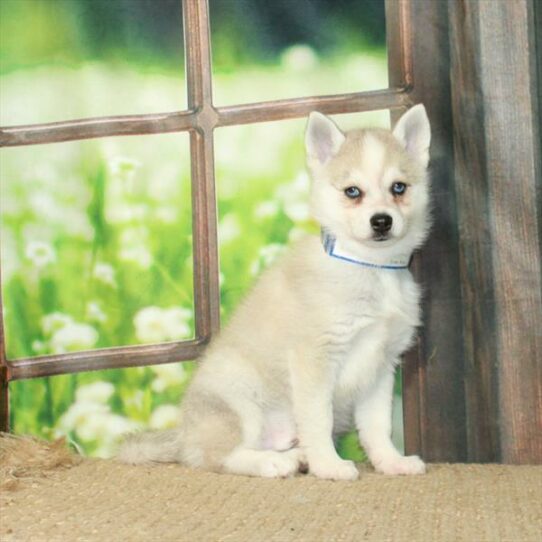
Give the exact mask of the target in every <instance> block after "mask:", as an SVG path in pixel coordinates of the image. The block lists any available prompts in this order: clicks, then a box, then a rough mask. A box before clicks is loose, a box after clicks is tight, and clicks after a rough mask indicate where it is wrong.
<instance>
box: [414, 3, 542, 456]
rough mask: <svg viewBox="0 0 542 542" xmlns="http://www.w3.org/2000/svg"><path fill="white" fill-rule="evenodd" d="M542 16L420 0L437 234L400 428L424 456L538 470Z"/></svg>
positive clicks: (507, 6)
mask: <svg viewBox="0 0 542 542" xmlns="http://www.w3.org/2000/svg"><path fill="white" fill-rule="evenodd" d="M541 9H542V8H541V7H540V4H539V3H538V4H537V2H536V0H514V1H510V2H504V1H502V2H501V1H493V2H478V1H471V0H449V1H448V2H428V1H426V0H414V2H413V9H412V28H413V33H412V35H413V67H414V83H413V85H414V89H413V94H412V96H413V101H414V102H424V103H425V104H426V106H427V109H428V112H429V116H430V120H431V123H432V126H433V133H434V140H433V145H432V169H433V172H432V174H433V187H434V203H435V226H434V230H433V235H432V238H431V241H430V243H429V244H428V246H427V248H426V249H425V250H424V251H423V254H422V256H421V257H420V258H419V259H418V262H417V268H418V274H419V277H420V279H421V281H422V282H423V283H424V284H425V286H426V292H427V294H426V296H427V297H426V302H425V311H426V318H425V329H424V331H423V333H422V336H421V339H420V342H419V345H418V349H417V351H415V352H414V353H413V354H412V355H411V356H410V357H409V359H408V360H407V364H406V367H405V378H404V385H405V392H404V397H405V419H406V426H405V430H406V432H407V434H406V447H407V451H408V452H410V453H412V452H420V453H421V454H422V456H424V457H425V458H426V459H428V460H430V461H443V460H446V461H464V460H466V461H480V462H493V461H498V462H504V463H542V274H541V273H542V269H541V259H540V258H541V252H542V251H541V246H542V234H541V232H542V227H541V226H542V224H541V222H542V209H541V201H542V197H541V184H542V180H541V174H542V167H541V134H540V120H541V118H540V83H541V81H540V79H539V78H540V77H542V76H541V75H540V65H541V62H542V61H541V59H540V55H539V54H538V55H537V51H538V52H540V51H541V50H542V49H541V47H540V43H541V35H542V31H541V29H540V22H541V20H542V17H541ZM537 48H538V49H537Z"/></svg>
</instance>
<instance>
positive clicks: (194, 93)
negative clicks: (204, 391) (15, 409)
mask: <svg viewBox="0 0 542 542" xmlns="http://www.w3.org/2000/svg"><path fill="white" fill-rule="evenodd" d="M182 9H183V26H184V41H185V60H186V61H185V72H186V80H187V95H188V108H187V109H186V110H182V111H178V112H171V113H163V114H151V115H123V116H109V117H97V118H89V119H82V120H73V121H65V122H53V123H46V124H35V125H24V126H8V127H2V128H0V147H16V146H24V145H39V144H46V143H59V142H65V141H77V140H83V139H91V138H93V139H95V138H103V137H111V136H127V135H145V134H163V133H172V132H189V134H190V156H191V179H192V216H193V219H192V230H193V231H192V236H193V262H194V278H193V282H194V307H195V338H194V339H192V340H188V341H178V342H171V343H165V344H151V345H135V346H120V347H112V348H103V349H95V350H91V351H82V352H72V353H67V354H58V355H46V356H36V357H28V358H20V359H14V360H10V359H7V356H6V350H5V342H4V332H3V318H1V319H0V387H1V390H0V429H3V430H7V428H8V403H9V400H8V383H9V382H10V381H13V380H19V379H27V378H36V377H43V376H52V375H58V374H69V373H76V372H81V371H91V370H92V371H94V370H100V369H111V368H120V367H137V366H142V365H155V364H160V363H170V362H173V361H184V360H191V359H195V358H197V357H198V355H199V354H201V352H202V351H203V349H204V347H205V345H206V344H207V343H208V342H209V341H210V339H211V337H212V336H213V335H214V334H215V333H216V332H217V331H218V329H219V326H220V292H219V283H218V275H219V269H218V266H219V263H218V245H217V213H216V206H217V204H216V194H215V179H214V149H213V146H214V143H213V132H214V130H215V128H219V127H224V126H236V125H241V124H250V123H258V122H269V121H276V120H283V119H289V118H297V117H303V116H306V115H308V114H309V113H310V112H311V111H314V110H319V111H321V112H323V113H326V114H337V113H355V112H363V111H374V110H378V109H401V110H404V109H405V108H406V107H408V106H410V105H411V100H410V98H409V92H410V90H411V88H412V81H411V69H410V58H411V55H410V36H409V25H408V24H407V23H408V9H409V0H391V1H388V2H387V18H388V19H387V24H388V29H389V33H390V32H391V34H393V36H394V37H393V39H392V40H391V41H390V44H389V45H390V47H391V49H390V50H389V55H390V57H393V59H394V65H395V66H396V69H397V72H398V77H397V78H396V84H395V85H394V86H393V87H391V88H388V89H384V90H377V91H371V92H359V93H350V94H338V95H330V96H315V97H307V98H293V99H285V100H274V101H268V102H259V103H251V104H241V105H232V106H226V107H215V106H214V105H213V96H212V64H211V39H210V26H209V9H208V0H182ZM1 308H2V298H1V292H0V309H1ZM2 314H3V312H2Z"/></svg>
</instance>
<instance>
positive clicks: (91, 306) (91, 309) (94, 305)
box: [86, 301, 107, 323]
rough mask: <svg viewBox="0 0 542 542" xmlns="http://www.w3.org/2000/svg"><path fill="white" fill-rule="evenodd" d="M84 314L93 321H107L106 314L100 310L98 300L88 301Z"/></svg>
mask: <svg viewBox="0 0 542 542" xmlns="http://www.w3.org/2000/svg"><path fill="white" fill-rule="evenodd" d="M86 315H87V318H88V319H89V320H91V321H93V322H99V323H104V322H107V314H105V312H104V311H103V310H102V308H101V307H100V304H99V303H98V301H89V302H88V303H87V311H86Z"/></svg>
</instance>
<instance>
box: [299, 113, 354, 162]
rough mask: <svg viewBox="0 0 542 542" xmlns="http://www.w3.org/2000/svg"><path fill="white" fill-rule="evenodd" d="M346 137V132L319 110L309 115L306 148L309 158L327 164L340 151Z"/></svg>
mask: <svg viewBox="0 0 542 542" xmlns="http://www.w3.org/2000/svg"><path fill="white" fill-rule="evenodd" d="M345 139H346V138H345V136H344V134H343V133H342V132H341V131H340V130H339V128H337V125H336V124H335V123H334V122H333V121H332V120H331V119H330V118H328V117H326V116H325V115H322V113H318V112H317V111H313V112H312V113H311V114H310V115H309V122H308V123H307V130H306V132H305V149H306V150H307V157H308V158H309V160H315V161H317V162H318V163H319V164H321V165H323V164H325V163H326V162H327V161H328V160H329V159H330V158H331V157H333V156H335V155H336V154H337V153H338V152H339V149H340V148H341V145H342V144H343V143H344V140H345Z"/></svg>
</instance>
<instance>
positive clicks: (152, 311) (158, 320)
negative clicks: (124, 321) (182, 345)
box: [134, 306, 192, 343]
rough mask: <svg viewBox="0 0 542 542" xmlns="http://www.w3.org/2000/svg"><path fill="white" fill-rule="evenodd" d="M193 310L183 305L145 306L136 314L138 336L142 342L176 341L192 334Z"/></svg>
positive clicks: (135, 323) (135, 321) (135, 324)
mask: <svg viewBox="0 0 542 542" xmlns="http://www.w3.org/2000/svg"><path fill="white" fill-rule="evenodd" d="M191 316H192V311H190V310H188V309H184V308H182V307H172V308H169V309H162V308H160V307H152V306H151V307H145V308H144V309H141V310H140V311H138V312H137V314H136V315H135V316H134V326H135V333H136V337H137V339H138V341H139V342H142V343H158V342H164V341H175V340H178V339H183V338H187V337H189V336H190V335H191V329H190V326H189V324H188V321H189V319H190V318H191Z"/></svg>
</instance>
